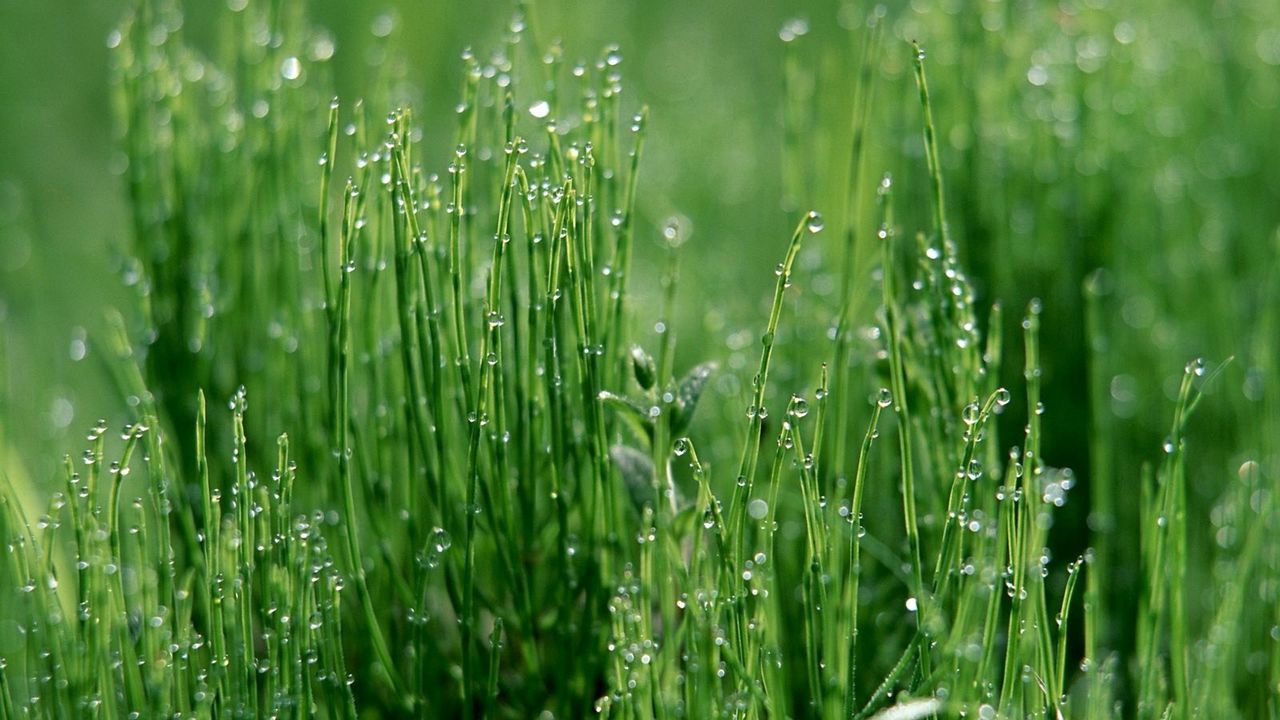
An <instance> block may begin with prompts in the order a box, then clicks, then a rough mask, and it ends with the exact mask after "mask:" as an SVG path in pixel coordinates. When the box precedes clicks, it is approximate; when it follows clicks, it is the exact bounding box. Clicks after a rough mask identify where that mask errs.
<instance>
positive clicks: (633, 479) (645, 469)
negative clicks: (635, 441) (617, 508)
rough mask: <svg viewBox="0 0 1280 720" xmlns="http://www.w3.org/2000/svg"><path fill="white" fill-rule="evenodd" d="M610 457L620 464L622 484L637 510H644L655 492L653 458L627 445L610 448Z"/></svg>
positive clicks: (614, 462)
mask: <svg viewBox="0 0 1280 720" xmlns="http://www.w3.org/2000/svg"><path fill="white" fill-rule="evenodd" d="M609 457H610V458H611V459H612V460H613V464H614V465H617V466H618V472H619V473H620V474H621V475H622V484H623V485H625V486H626V488H627V496H628V497H629V498H631V505H632V506H633V507H634V508H635V509H636V512H638V513H640V512H644V506H645V505H652V504H653V501H654V493H653V460H652V459H650V458H649V456H648V455H646V454H645V453H642V452H640V451H639V450H637V449H635V448H633V447H628V446H626V445H614V446H613V447H611V448H609Z"/></svg>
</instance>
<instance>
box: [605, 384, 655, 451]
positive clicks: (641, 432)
mask: <svg viewBox="0 0 1280 720" xmlns="http://www.w3.org/2000/svg"><path fill="white" fill-rule="evenodd" d="M596 397H597V398H599V399H600V401H601V402H603V403H604V404H605V405H608V406H610V407H613V408H616V409H617V410H618V415H619V416H620V417H621V418H622V419H623V420H624V421H625V422H627V424H629V425H631V429H632V430H634V431H635V433H636V436H637V437H641V438H644V439H645V440H647V441H649V442H650V443H652V442H653V418H652V417H650V416H649V409H648V408H646V407H645V406H644V405H641V404H640V403H638V402H636V401H635V400H632V399H631V398H629V397H627V396H625V395H616V394H614V393H611V392H609V391H608V390H601V391H600V394H599V395H597V396H596Z"/></svg>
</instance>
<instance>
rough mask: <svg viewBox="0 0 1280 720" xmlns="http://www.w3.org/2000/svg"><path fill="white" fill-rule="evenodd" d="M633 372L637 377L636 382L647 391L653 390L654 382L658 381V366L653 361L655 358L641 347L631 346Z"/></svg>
mask: <svg viewBox="0 0 1280 720" xmlns="http://www.w3.org/2000/svg"><path fill="white" fill-rule="evenodd" d="M631 370H632V372H633V373H634V374H635V376H636V382H637V383H639V385H640V387H641V388H643V389H645V390H650V389H652V388H653V383H654V381H656V380H657V379H658V366H657V364H656V363H655V362H654V361H653V356H652V355H650V354H649V353H647V352H645V350H644V348H642V347H640V346H639V345H632V346H631Z"/></svg>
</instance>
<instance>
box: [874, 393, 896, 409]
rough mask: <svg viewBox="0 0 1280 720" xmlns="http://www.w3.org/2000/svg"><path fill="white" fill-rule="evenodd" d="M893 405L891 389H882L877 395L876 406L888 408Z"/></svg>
mask: <svg viewBox="0 0 1280 720" xmlns="http://www.w3.org/2000/svg"><path fill="white" fill-rule="evenodd" d="M892 404H893V393H892V392H890V390H889V388H880V392H879V393H878V394H877V395H876V405H879V406H880V407H882V408H887V407H889V406H890V405H892Z"/></svg>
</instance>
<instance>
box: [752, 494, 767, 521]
mask: <svg viewBox="0 0 1280 720" xmlns="http://www.w3.org/2000/svg"><path fill="white" fill-rule="evenodd" d="M747 514H748V515H750V516H751V517H752V519H755V520H763V519H765V516H767V515H768V514H769V503H768V502H766V501H765V500H764V499H762V498H755V499H754V500H752V501H751V502H749V503H747Z"/></svg>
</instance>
